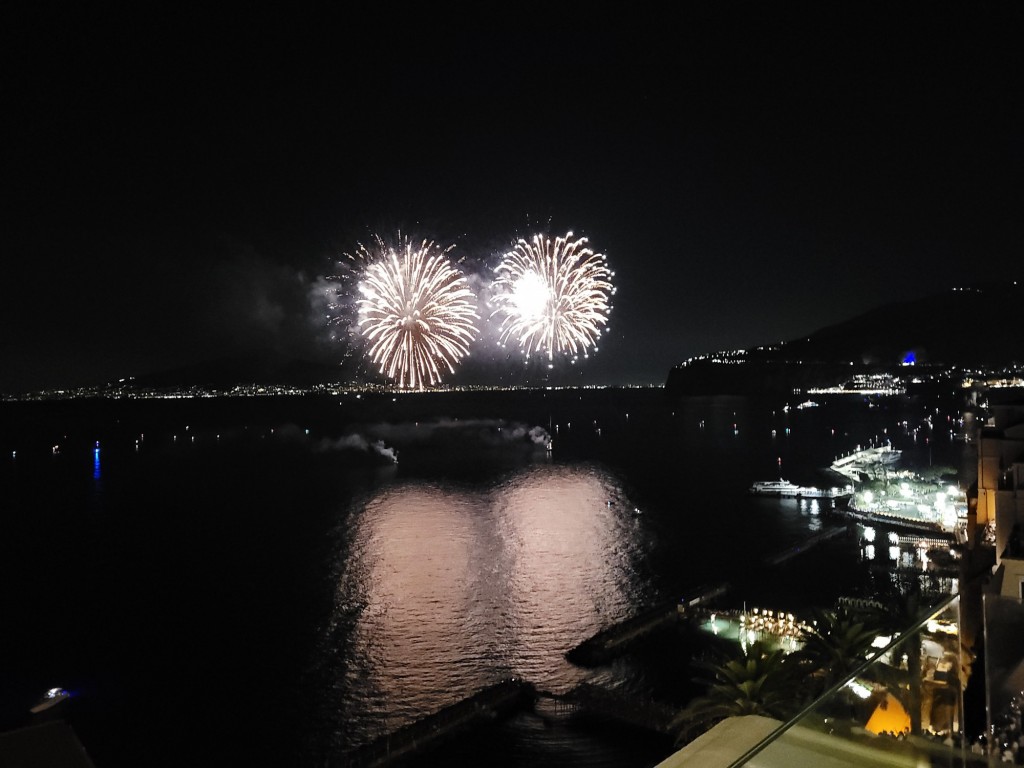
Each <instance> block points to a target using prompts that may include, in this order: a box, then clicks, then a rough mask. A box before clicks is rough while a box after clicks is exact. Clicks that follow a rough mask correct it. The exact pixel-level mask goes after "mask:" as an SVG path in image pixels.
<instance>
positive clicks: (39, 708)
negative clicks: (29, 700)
mask: <svg viewBox="0 0 1024 768" xmlns="http://www.w3.org/2000/svg"><path fill="white" fill-rule="evenodd" d="M70 698H71V694H70V693H68V692H67V691H65V690H64V689H63V688H51V689H50V690H48V691H47V692H46V693H44V694H43V698H41V699H40V700H39V703H38V704H36V705H35V706H34V707H32V709H30V710H29V712H31V713H32V714H33V715H38V714H39V713H40V712H45V711H46V710H48V709H50V708H51V707H55V706H57V705H58V704H60V703H61V702H62V701H64V700H65V699H70Z"/></svg>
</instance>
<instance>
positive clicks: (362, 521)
mask: <svg viewBox="0 0 1024 768" xmlns="http://www.w3.org/2000/svg"><path fill="white" fill-rule="evenodd" d="M641 532H642V521H641V519H640V518H637V517H636V516H635V515H634V513H633V507H632V506H631V505H630V504H628V503H627V501H626V499H625V497H624V494H623V492H622V490H621V488H620V487H619V485H618V483H617V481H616V480H615V479H614V478H613V477H612V476H610V475H609V474H607V473H606V472H604V471H603V470H601V469H598V468H596V467H592V466H586V465H575V466H556V465H541V466H531V467H528V468H525V469H523V470H521V471H519V472H516V473H515V474H513V475H511V476H508V477H506V478H505V479H504V480H503V481H502V482H500V483H499V484H497V485H494V486H492V487H489V488H478V489H466V488H457V487H441V486H438V485H436V484H431V483H427V482H406V483H403V484H398V485H391V486H388V487H385V488H383V489H381V490H380V491H379V492H378V493H377V494H376V495H375V496H374V497H372V498H371V499H370V500H369V501H368V502H367V503H366V504H365V506H363V507H362V508H361V509H359V510H356V511H355V513H354V514H353V516H352V517H351V518H350V522H349V529H348V538H349V547H350V549H349V551H348V552H347V553H346V555H345V556H346V557H347V560H346V564H345V568H344V570H343V571H342V572H341V578H340V582H339V584H338V586H337V590H338V591H337V607H336V609H335V616H334V621H333V622H332V623H333V624H334V625H335V626H338V625H339V624H341V623H343V622H344V621H345V618H346V616H351V615H352V614H353V613H355V614H356V618H355V619H354V621H353V623H352V625H351V630H350V631H349V632H347V637H346V633H338V634H337V635H336V637H337V642H336V643H331V644H329V646H328V647H331V646H333V647H332V649H331V650H330V651H328V652H330V653H337V654H340V656H341V659H340V660H339V661H340V663H341V664H342V665H343V668H344V672H342V673H340V674H341V679H340V680H338V681H337V683H336V686H337V688H340V694H341V695H340V697H339V698H340V701H338V702H335V703H332V704H329V705H328V706H329V708H330V709H332V710H333V712H334V713H337V715H340V716H341V717H340V719H339V720H337V721H336V722H338V723H339V726H338V727H339V729H340V730H341V731H344V732H339V733H337V736H338V737H339V739H340V741H341V742H342V743H341V744H339V745H338V746H340V747H342V748H345V747H350V746H353V745H356V744H359V743H363V742H365V741H368V740H370V739H372V738H374V737H376V736H378V735H380V734H382V733H384V732H387V731H391V730H394V729H395V728H397V727H400V726H401V725H403V724H405V723H407V722H410V721H412V720H415V719H416V718H417V717H420V716H422V715H425V714H429V713H431V712H434V711H436V710H438V709H440V708H441V707H443V706H446V705H447V704H451V703H453V702H455V701H457V700H459V699H461V698H463V697H465V696H467V695H469V694H471V693H473V692H475V691H476V690H479V689H480V688H482V687H484V686H487V685H489V684H491V683H494V682H496V681H498V680H500V679H502V678H503V677H507V676H510V675H517V676H519V677H522V678H523V679H526V680H529V681H530V682H533V683H534V684H536V685H537V686H538V687H539V688H541V689H542V690H549V691H553V692H562V691H565V690H568V689H569V688H571V687H572V686H573V685H575V684H577V683H579V682H581V681H582V680H583V678H584V676H585V675H586V672H585V671H584V670H580V669H578V668H576V667H574V666H573V665H571V664H570V663H569V662H567V661H566V660H565V658H564V653H565V652H566V651H567V650H569V649H570V648H572V647H573V646H575V645H576V644H578V643H579V642H580V641H582V640H584V639H586V638H587V637H589V636H590V635H592V634H594V633H595V632H597V631H599V630H600V629H602V628H604V627H606V626H608V625H609V624H611V623H614V622H615V621H618V620H620V619H622V618H625V617H626V616H628V615H630V614H631V613H632V612H633V611H634V610H635V606H636V605H637V604H638V603H642V602H643V600H644V598H645V597H646V587H645V585H644V584H643V583H641V581H640V579H639V578H638V577H637V576H636V575H634V574H635V570H636V569H635V568H634V563H635V560H636V559H637V558H639V557H640V556H641V554H642V553H641V548H640V547H641V542H642V541H643V536H642V535H641ZM339 645H340V646H342V647H338V646H339ZM342 723H343V725H342Z"/></svg>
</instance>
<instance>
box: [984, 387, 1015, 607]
mask: <svg viewBox="0 0 1024 768" xmlns="http://www.w3.org/2000/svg"><path fill="white" fill-rule="evenodd" d="M987 397H988V411H989V416H988V418H987V419H986V421H985V423H984V424H983V425H982V426H981V428H980V430H979V435H978V496H977V522H978V525H985V524H988V523H989V522H990V521H991V522H994V524H995V532H996V553H995V554H996V569H995V572H994V576H993V580H992V585H991V587H992V591H993V592H995V593H996V594H1000V595H1003V596H1004V597H1016V598H1018V599H1022V598H1024V546H1022V541H1021V540H1022V534H1021V530H1022V529H1024V390H1021V389H1017V388H1013V389H992V390H989V392H988V395H987Z"/></svg>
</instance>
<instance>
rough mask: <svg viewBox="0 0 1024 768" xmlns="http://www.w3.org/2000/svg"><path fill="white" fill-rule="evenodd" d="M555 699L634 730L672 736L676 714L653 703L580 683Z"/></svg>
mask: <svg viewBox="0 0 1024 768" xmlns="http://www.w3.org/2000/svg"><path fill="white" fill-rule="evenodd" d="M554 698H559V699H563V700H565V701H566V702H568V703H570V704H574V705H576V706H577V707H578V708H579V709H581V710H583V711H585V712H589V713H591V714H593V715H598V716H600V717H603V718H606V719H608V720H614V721H616V722H619V723H624V724H626V725H629V726H632V727H634V728H641V729H643V730H649V731H655V732H657V733H660V734H663V735H666V736H674V735H675V730H674V728H673V723H674V722H675V721H676V719H677V718H678V716H679V712H678V711H677V710H676V709H673V708H672V707H669V706H667V705H665V704H660V703H658V702H656V701H652V700H646V699H638V698H636V697H633V696H627V695H625V694H623V693H621V692H618V691H609V690H607V689H605V688H602V687H600V686H597V685H592V684H590V683H581V684H580V685H578V686H576V687H575V688H573V689H572V690H571V691H570V692H569V693H568V694H566V695H564V696H559V697H554Z"/></svg>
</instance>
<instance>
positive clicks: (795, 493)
mask: <svg viewBox="0 0 1024 768" xmlns="http://www.w3.org/2000/svg"><path fill="white" fill-rule="evenodd" d="M750 492H751V493H753V494H756V495H758V496H782V497H786V498H796V499H841V498H844V497H846V496H850V495H851V494H852V493H853V486H851V485H844V486H839V487H831V488H817V487H815V486H803V485H796V484H795V483H791V482H789V481H788V480H761V481H758V482H756V483H754V484H753V485H752V486H751V487H750Z"/></svg>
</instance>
